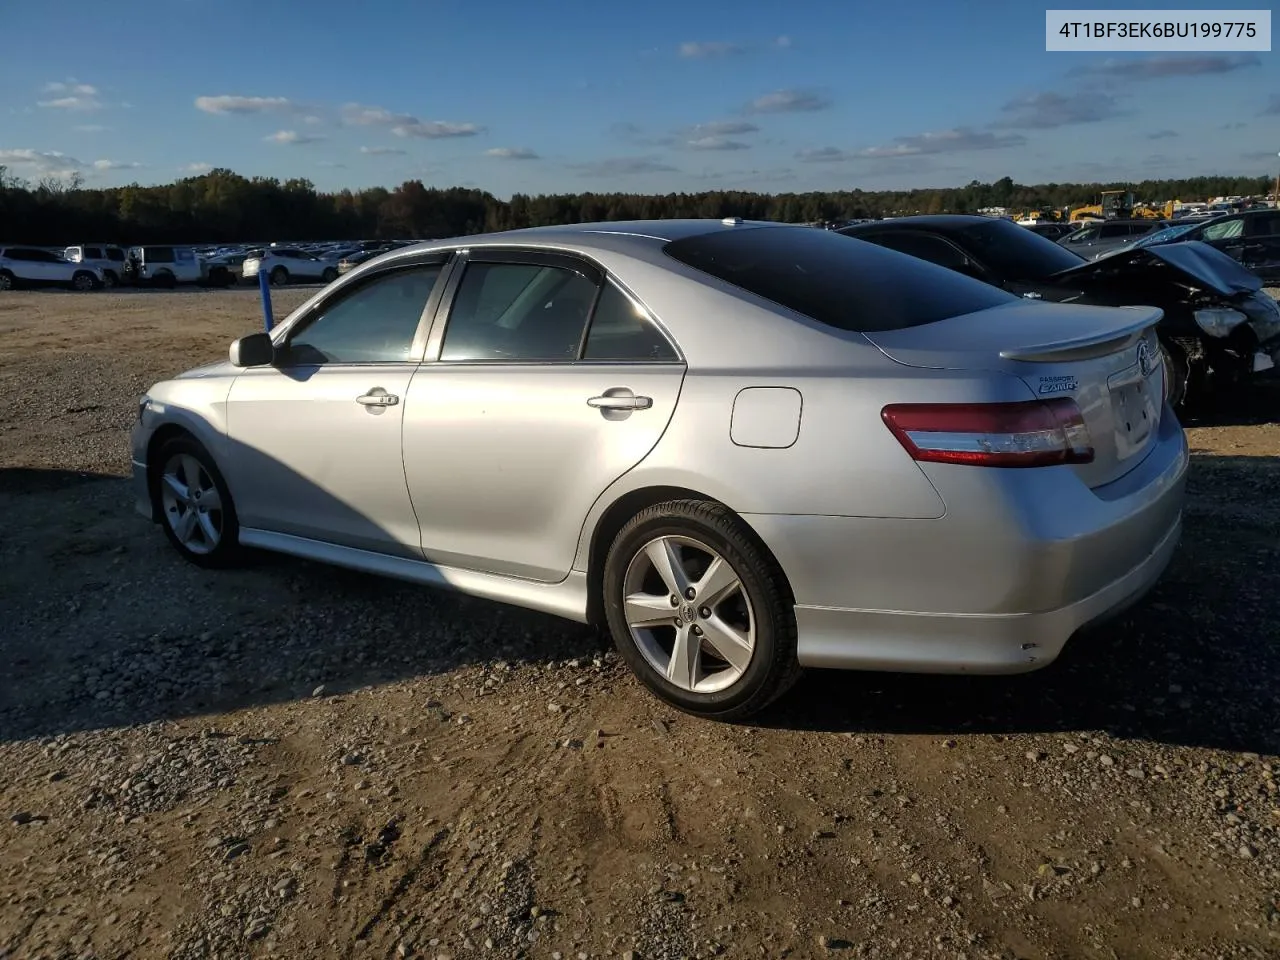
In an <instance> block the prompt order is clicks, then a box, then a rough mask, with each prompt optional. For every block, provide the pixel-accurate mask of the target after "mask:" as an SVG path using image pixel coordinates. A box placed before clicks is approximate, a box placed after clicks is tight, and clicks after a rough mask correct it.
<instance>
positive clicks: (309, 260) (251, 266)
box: [241, 247, 338, 286]
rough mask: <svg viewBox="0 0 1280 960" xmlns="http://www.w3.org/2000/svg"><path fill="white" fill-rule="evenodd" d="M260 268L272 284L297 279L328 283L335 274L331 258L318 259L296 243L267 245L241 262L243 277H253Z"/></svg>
mask: <svg viewBox="0 0 1280 960" xmlns="http://www.w3.org/2000/svg"><path fill="white" fill-rule="evenodd" d="M264 270H265V271H266V273H267V276H268V277H270V279H271V283H272V284H273V285H275V286H281V285H283V284H286V283H290V282H293V281H297V280H310V281H316V280H320V281H322V282H324V283H332V282H333V281H334V280H336V279H337V278H338V265H337V263H336V262H335V261H332V260H322V259H321V258H319V257H317V256H314V255H313V254H310V253H307V252H305V251H303V250H300V249H298V248H297V247H268V248H267V249H265V250H262V251H260V252H257V253H255V254H254V255H251V256H249V257H247V258H246V259H245V260H244V261H243V263H242V264H241V275H242V276H243V277H244V279H246V280H254V279H256V278H257V276H258V274H259V273H260V272H261V271H264Z"/></svg>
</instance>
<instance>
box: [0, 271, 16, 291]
mask: <svg viewBox="0 0 1280 960" xmlns="http://www.w3.org/2000/svg"><path fill="white" fill-rule="evenodd" d="M17 289H18V278H17V277H15V276H14V275H13V274H12V273H10V272H9V271H8V270H0V290H17Z"/></svg>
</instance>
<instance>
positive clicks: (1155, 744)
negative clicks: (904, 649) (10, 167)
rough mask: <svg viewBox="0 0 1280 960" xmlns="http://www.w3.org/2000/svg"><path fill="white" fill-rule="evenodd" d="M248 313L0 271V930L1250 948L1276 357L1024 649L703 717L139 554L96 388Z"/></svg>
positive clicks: (380, 602) (184, 297)
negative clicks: (1176, 479)
mask: <svg viewBox="0 0 1280 960" xmlns="http://www.w3.org/2000/svg"><path fill="white" fill-rule="evenodd" d="M305 295H306V292H302V291H286V292H284V293H279V294H277V301H276V304H277V306H276V312H277V315H278V316H280V315H283V313H284V312H285V309H286V308H287V306H291V305H292V304H294V303H297V302H300V301H301V300H302V299H303V298H304V297H305ZM259 322H260V320H259V314H258V312H257V302H256V293H255V292H253V291H195V292H176V293H99V294H80V295H77V294H61V293H46V294H39V293H33V294H4V295H0V657H2V658H3V664H4V666H3V669H0V771H2V772H3V779H2V780H0V958H4V960H9V958H13V960H16V958H23V960H26V958H64V957H65V958H71V957H76V958H82V957H83V958H90V957H97V958H102V960H115V958H125V957H128V958H140V960H145V958H160V957H165V958H175V960H194V958H204V957H219V958H221V957H255V958H256V957H281V958H311V957H315V958H346V957H370V958H373V957H379V958H399V957H410V956H412V957H435V958H442V957H451V958H457V960H462V958H469V957H502V958H505V957H526V956H527V957H538V958H542V957H547V958H563V960H573V958H584V957H589V958H597V957H624V956H625V957H633V958H644V960H656V958H677V957H691V958H692V957H710V956H725V957H750V956H766V957H784V956H791V957H819V956H827V955H831V956H849V957H885V958H895V960H896V958H925V957H928V958H935V957H937V958H975V960H976V958H988V957H991V958H995V957H998V958H1007V960H1015V958H1017V960H1048V958H1068V957H1069V958H1076V957H1083V958H1153V960H1154V958H1159V960H1191V958H1232V960H1234V958H1263V957H1276V956H1280V843H1278V842H1277V840H1278V837H1280V796H1278V795H1277V786H1276V774H1277V768H1278V767H1280V756H1278V754H1280V701H1278V698H1277V691H1278V690H1280V627H1278V626H1277V624H1278V623H1280V466H1278V464H1280V460H1277V454H1280V426H1278V425H1277V421H1278V420H1280V403H1278V402H1277V401H1278V400H1280V389H1277V385H1276V384H1271V385H1268V386H1262V387H1259V388H1257V389H1256V390H1254V391H1252V392H1251V393H1250V394H1249V395H1248V396H1247V397H1245V398H1242V399H1241V400H1240V401H1239V403H1238V407H1239V409H1237V410H1235V411H1234V412H1231V411H1227V412H1221V413H1220V414H1219V415H1218V418H1217V419H1216V420H1215V421H1214V422H1213V423H1212V424H1207V425H1192V426H1189V427H1188V433H1189V436H1190V439H1191V445H1192V447H1193V448H1194V455H1195V459H1194V464H1193V467H1192V470H1191V476H1190V492H1189V502H1188V505H1187V517H1186V532H1185V535H1184V538H1183V543H1182V546H1181V548H1180V551H1179V553H1178V555H1177V557H1176V559H1175V561H1174V563H1173V565H1172V566H1171V568H1170V570H1169V572H1168V574H1167V576H1166V577H1165V579H1164V581H1163V582H1162V583H1161V584H1160V585H1159V586H1158V588H1157V589H1156V590H1155V591H1154V592H1153V594H1152V595H1151V596H1150V598H1149V599H1148V600H1147V601H1145V602H1144V603H1143V604H1142V605H1141V606H1140V607H1138V608H1136V609H1135V610H1133V611H1132V612H1131V613H1130V614H1129V615H1127V616H1126V617H1125V618H1124V619H1123V620H1121V621H1119V622H1116V623H1112V624H1111V625H1109V626H1107V627H1105V628H1104V629H1102V630H1100V631H1099V632H1097V633H1096V634H1094V635H1091V636H1087V637H1081V638H1079V639H1078V640H1077V641H1074V642H1073V643H1072V644H1071V645H1069V647H1068V648H1067V651H1066V653H1065V654H1064V656H1063V657H1062V659H1061V660H1060V661H1059V662H1058V663H1057V664H1055V665H1053V666H1051V667H1050V668H1048V669H1045V670H1043V671H1040V672H1038V673H1035V674H1031V675H1027V676H1021V677H1008V678H964V677H910V676H890V675H869V674H842V673H823V672H811V673H809V674H807V675H806V677H805V678H804V679H803V680H802V681H801V683H800V684H799V686H798V687H797V688H796V689H795V690H794V691H793V692H792V693H791V694H790V695H789V696H788V697H787V698H786V699H785V700H783V701H782V702H780V703H779V704H778V705H776V706H775V707H774V708H773V709H771V710H770V711H769V712H768V713H767V714H765V715H764V716H762V717H760V718H759V719H758V721H757V722H754V723H752V724H744V725H736V726H735V725H726V724H717V723H711V722H704V721H699V720H695V719H692V718H689V717H686V716H684V715H681V714H678V713H675V712H673V711H671V710H669V709H667V708H665V707H664V706H662V705H660V704H659V703H657V702H656V701H655V700H654V699H653V698H652V697H650V696H649V695H647V694H646V693H645V692H644V691H643V690H642V689H641V687H640V685H639V684H638V683H637V682H635V681H633V680H632V678H631V677H630V675H629V674H628V673H627V672H626V671H625V670H624V668H623V667H622V666H621V665H620V663H619V661H618V659H617V658H616V656H615V655H614V654H613V653H612V652H611V651H610V650H609V649H608V648H607V646H605V645H604V644H603V643H602V641H601V640H600V639H599V638H598V637H597V635H596V634H595V633H593V632H592V631H589V630H587V629H585V628H581V627H578V626H575V625H572V624H568V623H565V622H562V621H558V620H555V619H552V618H550V617H545V616H540V615H536V614H532V613H525V612H522V611H519V610H515V609H512V608H506V607H502V606H499V605H496V604H491V603H486V602H481V601H477V600H471V599H467V598H460V597H456V596H452V595H448V594H444V593H439V592H433V591H431V590H426V589H422V588H416V587H411V586H407V585H404V584H399V583H394V582H388V581H382V580H377V579H374V578H370V577H366V576H361V575H358V574H353V573H349V572H344V571H341V570H335V569H328V568H323V567H320V566H317V565H313V564H307V563H303V562H298V561H294V560H288V559H283V558H270V557H262V558H259V559H256V560H255V562H254V563H253V564H252V565H251V566H250V567H249V568H247V569H243V570H237V571H231V572H219V573H210V572H205V571H202V570H199V569H196V568H195V567H193V566H190V565H188V564H186V563H184V562H183V561H182V560H181V559H179V558H178V557H177V555H176V554H175V553H174V552H173V551H172V550H171V549H170V548H169V547H168V545H167V544H166V543H165V541H164V538H163V536H162V535H161V533H160V531H159V530H158V529H156V528H153V527H151V526H150V525H148V524H147V523H145V522H144V521H143V520H141V519H140V518H138V517H137V516H136V515H134V514H133V513H132V506H131V502H130V497H129V491H128V485H127V483H126V482H125V481H124V480H123V479H122V478H123V476H124V474H125V472H126V470H127V466H128V452H127V444H126V435H127V430H128V427H129V425H130V423H131V421H132V419H133V417H134V415H135V410H136V398H137V396H138V394H140V393H141V392H143V390H145V389H146V387H147V386H149V385H150V384H151V383H152V382H153V381H155V380H158V379H161V378H164V377H166V376H168V375H170V374H172V373H174V372H177V371H179V370H181V369H184V368H187V367H190V366H193V365H195V364H197V363H202V362H207V361H211V360H215V359H218V358H219V357H221V356H225V350H226V347H227V344H228V343H229V341H230V340H231V339H232V338H233V337H234V336H236V335H238V334H241V333H245V332H249V331H252V330H254V329H256V328H257V325H258V323H259Z"/></svg>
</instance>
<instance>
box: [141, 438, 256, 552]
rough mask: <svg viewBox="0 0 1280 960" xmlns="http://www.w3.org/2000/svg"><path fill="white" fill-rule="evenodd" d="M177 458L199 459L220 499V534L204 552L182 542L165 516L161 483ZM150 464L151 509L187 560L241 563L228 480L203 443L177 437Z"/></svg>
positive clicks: (233, 505) (165, 532)
mask: <svg viewBox="0 0 1280 960" xmlns="http://www.w3.org/2000/svg"><path fill="white" fill-rule="evenodd" d="M176 457H191V458H193V459H194V460H195V461H197V462H198V464H199V466H200V469H201V470H203V471H204V473H205V475H206V476H207V478H208V479H209V480H210V481H212V484H213V486H214V487H215V488H216V489H217V492H218V498H219V500H220V502H221V510H220V511H219V513H220V514H221V516H220V517H218V518H217V519H218V526H219V529H220V532H221V536H220V539H219V541H218V543H217V546H215V547H214V548H213V549H212V550H210V551H208V552H205V553H201V552H197V551H195V550H192V549H191V548H190V547H188V546H187V545H186V544H185V543H183V542H182V540H181V539H180V538H179V537H178V535H177V533H176V532H175V531H174V529H173V523H172V522H171V521H170V519H169V517H168V516H167V515H166V510H165V503H164V498H163V496H162V493H161V485H162V483H163V474H164V471H165V468H166V466H167V465H168V464H169V463H170V461H172V460H173V459H174V458H176ZM148 466H149V469H148V474H149V483H150V487H151V503H152V508H153V510H154V511H155V515H156V516H157V517H159V518H160V526H161V527H163V528H164V534H165V537H166V538H167V539H168V540H169V543H170V544H172V545H173V548H174V549H175V550H177V551H178V553H180V554H181V555H182V556H183V558H184V559H186V560H188V561H190V562H191V563H194V564H195V565H196V566H198V567H208V568H220V567H229V566H233V565H235V564H236V563H237V562H239V561H240V560H241V559H242V557H243V549H242V548H241V546H240V522H239V520H238V519H237V517H236V508H235V504H234V503H233V502H232V500H231V491H230V490H228V489H227V482H226V480H224V479H223V477H222V473H221V471H219V470H218V465H217V464H216V463H214V461H213V457H211V456H210V455H209V452H208V451H207V450H206V449H205V448H204V446H203V445H201V444H200V443H199V442H198V441H197V440H195V439H194V438H193V437H190V436H180V437H175V438H174V439H172V440H168V441H166V442H165V443H164V444H162V445H161V446H160V449H159V450H157V451H156V454H155V456H154V457H153V458H152V460H151V462H150V464H149V465H148Z"/></svg>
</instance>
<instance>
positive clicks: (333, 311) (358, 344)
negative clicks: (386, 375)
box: [283, 264, 442, 366]
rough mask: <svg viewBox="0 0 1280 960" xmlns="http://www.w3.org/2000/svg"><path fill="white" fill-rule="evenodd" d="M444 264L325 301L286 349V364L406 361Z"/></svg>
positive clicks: (390, 275)
mask: <svg viewBox="0 0 1280 960" xmlns="http://www.w3.org/2000/svg"><path fill="white" fill-rule="evenodd" d="M441 269H442V267H441V266H440V265H439V264H432V265H429V266H419V267H410V268H406V269H403V270H396V271H394V272H392V273H385V274H382V275H380V276H377V277H374V278H372V279H371V280H369V281H368V282H366V283H362V284H360V285H359V286H358V287H357V288H356V289H355V290H352V291H351V292H349V293H346V294H345V295H344V296H340V297H339V298H337V299H336V300H331V301H328V302H326V303H324V304H322V305H321V306H320V307H319V309H318V310H317V312H316V313H315V314H313V315H312V317H311V318H310V319H309V320H308V321H307V322H306V324H305V326H303V328H302V329H301V330H299V331H298V332H297V333H296V334H293V335H291V336H290V337H289V340H288V345H287V346H286V347H285V349H284V352H283V361H284V365H286V366H303V365H311V364H327V363H403V362H406V361H409V360H411V359H412V357H411V355H410V354H411V351H412V348H413V339H414V337H415V335H416V334H417V332H418V323H419V321H420V320H421V319H422V312H423V311H424V310H425V309H426V306H427V300H428V298H429V297H430V296H431V291H432V289H434V287H435V284H436V281H437V280H438V279H439V278H440V271H441Z"/></svg>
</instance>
